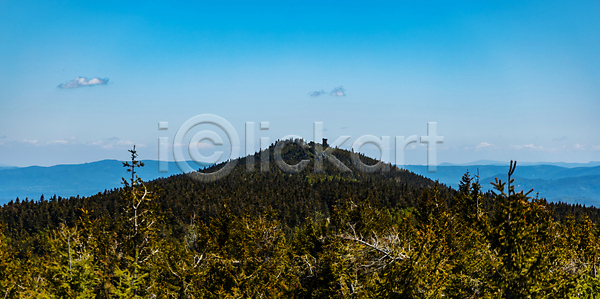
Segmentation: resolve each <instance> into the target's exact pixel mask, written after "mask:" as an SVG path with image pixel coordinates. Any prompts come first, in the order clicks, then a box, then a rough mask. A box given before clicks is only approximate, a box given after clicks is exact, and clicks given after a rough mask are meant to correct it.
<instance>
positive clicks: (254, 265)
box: [0, 144, 600, 298]
mask: <svg viewBox="0 0 600 299" xmlns="http://www.w3.org/2000/svg"><path fill="white" fill-rule="evenodd" d="M294 146H295V145H293V144H292V145H288V146H285V147H283V150H282V151H281V154H282V156H283V159H284V160H285V161H287V163H289V164H294V163H297V162H299V161H300V160H302V159H310V158H313V159H314V157H315V153H314V151H313V146H314V144H311V145H309V146H308V147H305V146H297V147H294ZM130 153H131V161H130V162H126V163H124V166H125V167H127V168H128V174H131V178H130V179H129V178H128V179H123V182H124V186H123V188H122V189H120V190H114V191H111V192H105V193H103V194H99V195H97V196H94V197H91V198H72V199H69V200H63V199H59V198H56V197H52V198H50V199H49V200H40V201H38V202H30V201H23V202H19V203H12V204H10V205H7V206H4V207H2V208H0V220H1V221H2V222H1V223H2V224H1V226H0V228H3V229H0V295H1V296H3V297H5V298H241V297H243V298H247V297H261V298H348V297H352V298H440V297H449V298H595V296H597V294H598V293H599V292H600V275H599V273H598V270H599V266H600V245H599V244H600V242H599V241H600V229H599V225H598V222H597V221H595V219H596V218H594V217H590V216H588V215H586V214H585V213H583V212H581V211H590V215H594V214H593V213H594V211H595V210H593V209H589V210H585V209H583V208H580V207H572V211H573V213H567V212H566V211H567V210H566V208H565V206H563V205H554V206H553V205H550V204H548V203H546V202H545V200H543V199H539V198H538V197H536V198H532V197H530V196H529V193H524V192H517V191H516V190H515V188H514V179H512V176H513V173H514V172H515V168H516V163H514V164H513V163H512V162H511V165H510V170H509V179H508V181H507V182H501V181H498V180H497V181H496V182H494V183H493V186H494V188H495V189H496V191H497V194H493V195H492V194H484V193H482V192H481V186H480V185H479V182H478V178H477V177H472V176H471V175H470V174H469V173H466V174H465V175H464V176H463V178H462V180H461V182H460V187H459V190H457V191H455V190H452V189H449V188H447V187H445V186H443V185H439V184H437V183H435V182H431V181H429V180H426V179H424V178H422V177H418V176H416V175H413V174H411V173H408V172H406V171H403V170H401V169H397V168H394V169H392V171H390V172H387V173H373V174H363V173H342V172H339V171H337V170H336V169H335V168H333V167H331V168H329V169H325V171H324V172H323V173H319V174H317V173H313V172H311V171H309V170H308V169H311V165H312V163H314V162H313V161H312V160H311V162H309V166H308V167H307V169H304V170H302V171H301V172H300V173H299V174H296V175H290V174H287V173H282V172H277V171H276V169H274V168H273V169H271V172H270V173H261V172H255V173H247V172H245V165H244V163H240V164H241V165H238V167H236V168H235V169H234V170H233V171H232V173H231V174H230V176H228V177H226V178H224V179H223V180H220V181H217V182H213V183H208V184H204V183H198V182H196V181H193V180H190V179H189V178H187V177H185V176H175V177H172V178H169V179H161V180H157V181H154V182H143V181H142V180H141V179H140V178H138V177H137V176H136V169H137V168H138V167H142V166H143V164H142V163H140V162H139V161H137V160H136V158H137V153H136V151H135V148H134V149H133V150H131V151H130ZM336 156H337V157H338V158H339V159H340V161H341V162H342V163H343V164H344V165H347V166H348V167H351V161H350V158H349V153H348V152H346V151H337V152H336ZM256 158H257V159H255V161H258V160H259V159H258V157H256ZM363 158H364V157H363ZM365 159H366V158H365ZM366 162H368V163H370V164H373V163H374V161H370V160H368V159H366ZM273 164H274V163H270V167H274V166H273ZM324 165H327V164H324ZM216 167H218V166H216ZM256 169H258V167H256ZM213 170H214V169H213ZM205 171H211V169H208V170H205ZM554 208H556V209H558V210H560V213H557V212H556V210H555V209H554ZM577 211H579V212H577ZM556 215H558V216H559V217H558V220H557V218H555V216H556ZM30 218H33V219H30Z"/></svg>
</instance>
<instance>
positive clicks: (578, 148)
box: [573, 143, 585, 150]
mask: <svg viewBox="0 0 600 299" xmlns="http://www.w3.org/2000/svg"><path fill="white" fill-rule="evenodd" d="M573 149H575V150H584V149H585V145H581V144H579V143H575V144H573Z"/></svg>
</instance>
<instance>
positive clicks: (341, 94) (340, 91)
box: [329, 86, 346, 97]
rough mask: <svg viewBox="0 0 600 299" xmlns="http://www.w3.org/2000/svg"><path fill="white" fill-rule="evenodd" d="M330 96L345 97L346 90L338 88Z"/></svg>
mask: <svg viewBox="0 0 600 299" xmlns="http://www.w3.org/2000/svg"><path fill="white" fill-rule="evenodd" d="M329 95H331V96H335V97H345V96H346V89H344V87H343V86H340V87H336V88H334V89H333V90H332V91H331V92H330V93H329Z"/></svg>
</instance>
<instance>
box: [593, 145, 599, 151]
mask: <svg viewBox="0 0 600 299" xmlns="http://www.w3.org/2000/svg"><path fill="white" fill-rule="evenodd" d="M592 149H593V150H595V151H599V150H600V145H596V146H592Z"/></svg>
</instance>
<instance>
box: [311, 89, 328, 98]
mask: <svg viewBox="0 0 600 299" xmlns="http://www.w3.org/2000/svg"><path fill="white" fill-rule="evenodd" d="M322 94H325V91H324V90H319V91H313V92H311V93H309V94H308V95H309V96H311V97H313V98H315V97H318V96H320V95H322Z"/></svg>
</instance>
